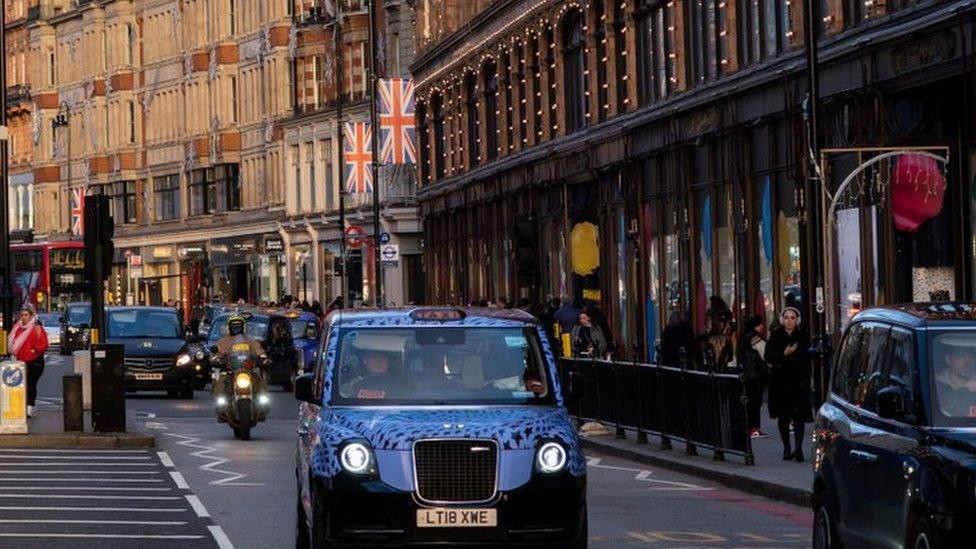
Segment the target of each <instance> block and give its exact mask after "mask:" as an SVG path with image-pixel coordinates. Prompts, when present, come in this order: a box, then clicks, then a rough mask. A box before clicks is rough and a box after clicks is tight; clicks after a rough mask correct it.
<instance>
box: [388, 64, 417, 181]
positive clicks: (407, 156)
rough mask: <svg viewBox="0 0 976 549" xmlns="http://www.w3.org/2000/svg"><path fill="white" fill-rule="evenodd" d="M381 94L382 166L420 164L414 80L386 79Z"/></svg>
mask: <svg viewBox="0 0 976 549" xmlns="http://www.w3.org/2000/svg"><path fill="white" fill-rule="evenodd" d="M379 94H380V139H381V141H380V142H381V143H382V145H381V147H380V162H382V163H383V164H416V163H417V148H416V146H415V145H414V143H415V141H416V137H417V130H416V126H415V122H414V113H415V112H416V101H415V100H414V89H413V80H410V79H403V78H383V79H381V80H380V81H379Z"/></svg>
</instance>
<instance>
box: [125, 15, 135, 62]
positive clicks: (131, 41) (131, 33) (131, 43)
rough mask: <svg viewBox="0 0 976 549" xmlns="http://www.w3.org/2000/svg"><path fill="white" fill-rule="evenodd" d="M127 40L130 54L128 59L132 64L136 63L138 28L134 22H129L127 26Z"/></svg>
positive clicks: (127, 48) (127, 50)
mask: <svg viewBox="0 0 976 549" xmlns="http://www.w3.org/2000/svg"><path fill="white" fill-rule="evenodd" d="M125 40H126V52H127V54H128V56H127V57H126V59H127V61H128V63H129V64H130V65H134V64H135V62H136V28H135V27H134V26H133V25H132V23H128V24H126V26H125Z"/></svg>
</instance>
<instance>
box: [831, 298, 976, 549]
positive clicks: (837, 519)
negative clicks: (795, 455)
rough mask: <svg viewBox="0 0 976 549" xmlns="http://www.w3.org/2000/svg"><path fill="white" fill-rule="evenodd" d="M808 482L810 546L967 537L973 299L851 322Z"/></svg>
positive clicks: (975, 501)
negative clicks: (810, 491) (811, 510)
mask: <svg viewBox="0 0 976 549" xmlns="http://www.w3.org/2000/svg"><path fill="white" fill-rule="evenodd" d="M813 489H814V497H813V506H814V533H813V542H814V543H813V545H814V547H859V548H861V547H865V548H866V547H910V548H912V549H934V548H938V547H963V546H966V545H968V544H969V543H972V540H973V539H974V536H976V304H969V303H940V304H913V305H905V306H896V307H890V308H882V309H870V310H867V311H864V312H862V313H860V314H858V315H857V316H855V317H854V318H853V319H852V321H851V323H850V325H849V326H848V327H847V330H846V333H845V335H844V339H843V341H842V343H841V345H840V346H839V350H838V352H837V356H836V360H835V367H834V371H833V375H832V377H831V384H830V396H829V397H828V400H827V402H826V403H825V404H824V405H823V407H821V409H820V413H819V415H818V417H817V423H816V428H815V429H814V486H813ZM966 540H968V541H966Z"/></svg>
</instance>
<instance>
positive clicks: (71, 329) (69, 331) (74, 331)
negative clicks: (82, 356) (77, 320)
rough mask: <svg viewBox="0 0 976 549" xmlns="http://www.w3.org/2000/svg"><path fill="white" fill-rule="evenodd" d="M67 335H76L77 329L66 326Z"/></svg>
mask: <svg viewBox="0 0 976 549" xmlns="http://www.w3.org/2000/svg"><path fill="white" fill-rule="evenodd" d="M68 333H69V334H77V333H78V327H77V326H68Z"/></svg>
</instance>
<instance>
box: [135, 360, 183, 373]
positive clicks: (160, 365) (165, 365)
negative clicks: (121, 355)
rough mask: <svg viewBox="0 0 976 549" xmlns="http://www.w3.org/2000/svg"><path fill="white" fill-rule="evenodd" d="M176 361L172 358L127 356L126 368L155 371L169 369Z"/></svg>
mask: <svg viewBox="0 0 976 549" xmlns="http://www.w3.org/2000/svg"><path fill="white" fill-rule="evenodd" d="M175 364H176V361H175V360H174V359H172V358H165V357H164V358H139V357H126V358H125V368H126V369H127V370H132V371H135V370H138V371H140V372H155V371H162V370H169V369H171V368H173V366H174V365H175Z"/></svg>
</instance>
